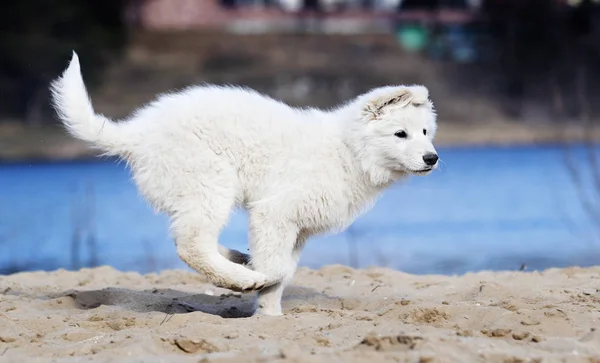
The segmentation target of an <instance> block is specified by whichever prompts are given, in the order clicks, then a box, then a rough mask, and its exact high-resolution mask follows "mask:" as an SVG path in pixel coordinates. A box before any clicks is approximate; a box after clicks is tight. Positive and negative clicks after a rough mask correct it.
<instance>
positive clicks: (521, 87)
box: [482, 0, 600, 118]
mask: <svg viewBox="0 0 600 363" xmlns="http://www.w3.org/2000/svg"><path fill="white" fill-rule="evenodd" d="M482 10H483V13H484V15H485V16H486V19H487V28H488V33H489V34H490V35H491V36H492V37H491V39H490V40H491V41H492V46H493V48H494V49H495V54H494V57H491V59H493V62H492V65H494V66H496V70H497V73H499V74H501V79H502V88H503V90H504V92H505V95H506V96H507V97H508V100H509V101H510V102H509V104H508V105H509V108H508V109H507V111H509V112H510V113H512V114H513V116H519V115H521V112H522V107H523V104H524V102H525V101H526V99H527V92H528V90H532V89H534V90H540V89H542V90H548V92H546V93H545V97H544V99H545V100H550V102H551V104H552V107H553V109H554V112H555V115H556V116H558V117H559V118H563V117H564V116H565V113H571V114H577V113H579V112H581V110H580V109H577V108H578V107H567V104H568V103H569V102H568V100H567V99H566V96H567V95H568V94H572V95H574V94H576V92H575V91H573V90H569V91H567V90H568V89H569V88H570V87H571V85H570V84H569V83H572V82H571V81H572V80H573V79H575V78H576V77H577V76H576V73H577V72H583V73H584V74H585V78H589V79H591V78H594V77H597V76H598V75H599V73H600V72H599V71H600V67H599V63H598V61H599V59H598V54H599V51H600V49H599V48H598V42H597V40H598V39H599V35H600V34H599V33H598V30H597V29H594V26H593V21H592V20H593V19H594V18H595V17H596V16H597V15H598V13H597V11H598V6H597V5H594V4H593V2H592V1H591V0H583V1H581V3H580V4H579V5H577V6H568V5H567V4H566V3H564V2H561V1H556V0H528V1H521V0H486V1H484V2H483V8H482ZM527 101H529V100H527ZM569 109H570V112H569Z"/></svg>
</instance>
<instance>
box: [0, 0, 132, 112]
mask: <svg viewBox="0 0 600 363" xmlns="http://www.w3.org/2000/svg"><path fill="white" fill-rule="evenodd" d="M125 2H126V0H102V1H91V0H87V1H86V0H4V1H2V2H1V4H0V118H2V119H5V118H11V117H14V118H17V119H21V120H23V119H24V120H26V121H28V122H40V121H42V120H43V119H44V118H46V119H47V118H48V116H49V110H48V91H47V90H48V83H49V81H50V80H51V79H53V78H54V77H56V76H57V75H58V74H59V72H60V71H61V70H62V69H63V68H64V67H65V66H66V64H67V62H68V60H69V59H70V56H71V52H72V51H73V50H76V51H77V53H78V54H79V55H80V56H81V57H82V58H83V59H85V66H86V82H90V84H91V85H93V84H95V83H96V82H97V81H98V79H99V76H100V74H101V72H102V69H103V67H105V66H106V65H107V62H108V60H109V59H110V58H111V57H113V56H114V55H115V54H118V52H119V51H120V50H121V49H122V47H123V45H124V43H125V37H126V32H125V30H126V29H125V24H124V22H123V15H122V14H123V9H124V6H125V5H126V4H125Z"/></svg>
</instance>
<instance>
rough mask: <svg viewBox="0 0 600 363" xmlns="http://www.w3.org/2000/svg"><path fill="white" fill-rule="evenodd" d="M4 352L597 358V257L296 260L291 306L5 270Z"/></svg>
mask: <svg viewBox="0 0 600 363" xmlns="http://www.w3.org/2000/svg"><path fill="white" fill-rule="evenodd" d="M0 294H1V295H0V361H1V362H19V363H22V362H50V361H52V362H76V361H77V362H79V361H95V362H110V361H115V362H166V361H173V362H175V361H176V362H267V361H275V362H283V361H285V362H329V361H336V362H388V361H389V362H600V330H599V329H600V324H599V319H600V267H595V268H586V269H583V268H568V269H550V270H546V271H542V272H537V271H533V272H519V271H515V272H479V273H471V274H467V275H462V276H433V275H430V276H417V275H409V274H405V273H401V272H398V271H393V270H389V269H382V268H369V269H362V270H353V269H350V268H348V267H345V266H339V265H334V266H327V267H324V268H322V269H320V270H309V269H306V268H301V269H299V270H298V272H297V273H296V276H295V280H294V283H293V285H292V286H290V287H289V288H288V289H287V290H286V294H285V297H284V311H285V315H284V316H281V317H267V316H253V317H249V315H250V314H251V311H252V305H253V298H254V295H253V294H245V295H239V294H232V293H231V292H229V291H227V290H223V289H219V288H215V287H213V286H212V285H210V284H208V283H207V282H206V280H205V279H204V278H203V277H202V276H201V275H198V274H195V273H192V272H188V271H164V272H162V273H160V274H148V275H139V274H137V273H132V272H120V271H117V270H114V269H113V268H110V267H100V268H94V269H83V270H80V271H77V272H72V271H65V270H59V271H54V272H32V273H20V274H14V275H9V276H2V277H0Z"/></svg>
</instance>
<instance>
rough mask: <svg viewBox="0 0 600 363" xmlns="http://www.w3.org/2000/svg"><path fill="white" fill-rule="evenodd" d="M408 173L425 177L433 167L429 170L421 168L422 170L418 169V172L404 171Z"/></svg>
mask: <svg viewBox="0 0 600 363" xmlns="http://www.w3.org/2000/svg"><path fill="white" fill-rule="evenodd" d="M406 170H407V171H408V172H409V173H411V174H415V175H425V174H428V173H430V172H431V171H433V167H430V168H423V169H419V170H413V169H406Z"/></svg>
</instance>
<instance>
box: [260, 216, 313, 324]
mask: <svg viewBox="0 0 600 363" xmlns="http://www.w3.org/2000/svg"><path fill="white" fill-rule="evenodd" d="M279 218H280V217H279V216H274V218H273V219H271V218H267V217H266V216H264V215H260V214H259V213H251V214H250V251H251V253H250V254H251V264H252V268H253V269H254V270H255V271H257V272H260V273H262V274H264V275H265V276H267V286H268V287H266V288H264V289H262V290H260V291H259V292H258V299H257V305H258V306H257V310H256V313H257V314H263V315H273V316H276V315H281V314H282V313H281V297H282V295H283V289H284V288H285V286H286V285H287V284H288V283H289V282H290V281H291V280H292V278H293V277H294V272H295V271H296V266H297V264H298V257H299V255H300V249H301V247H300V248H297V245H298V227H297V226H295V225H294V224H292V223H289V222H280V221H277V219H279ZM303 244H304V243H302V245H303Z"/></svg>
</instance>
